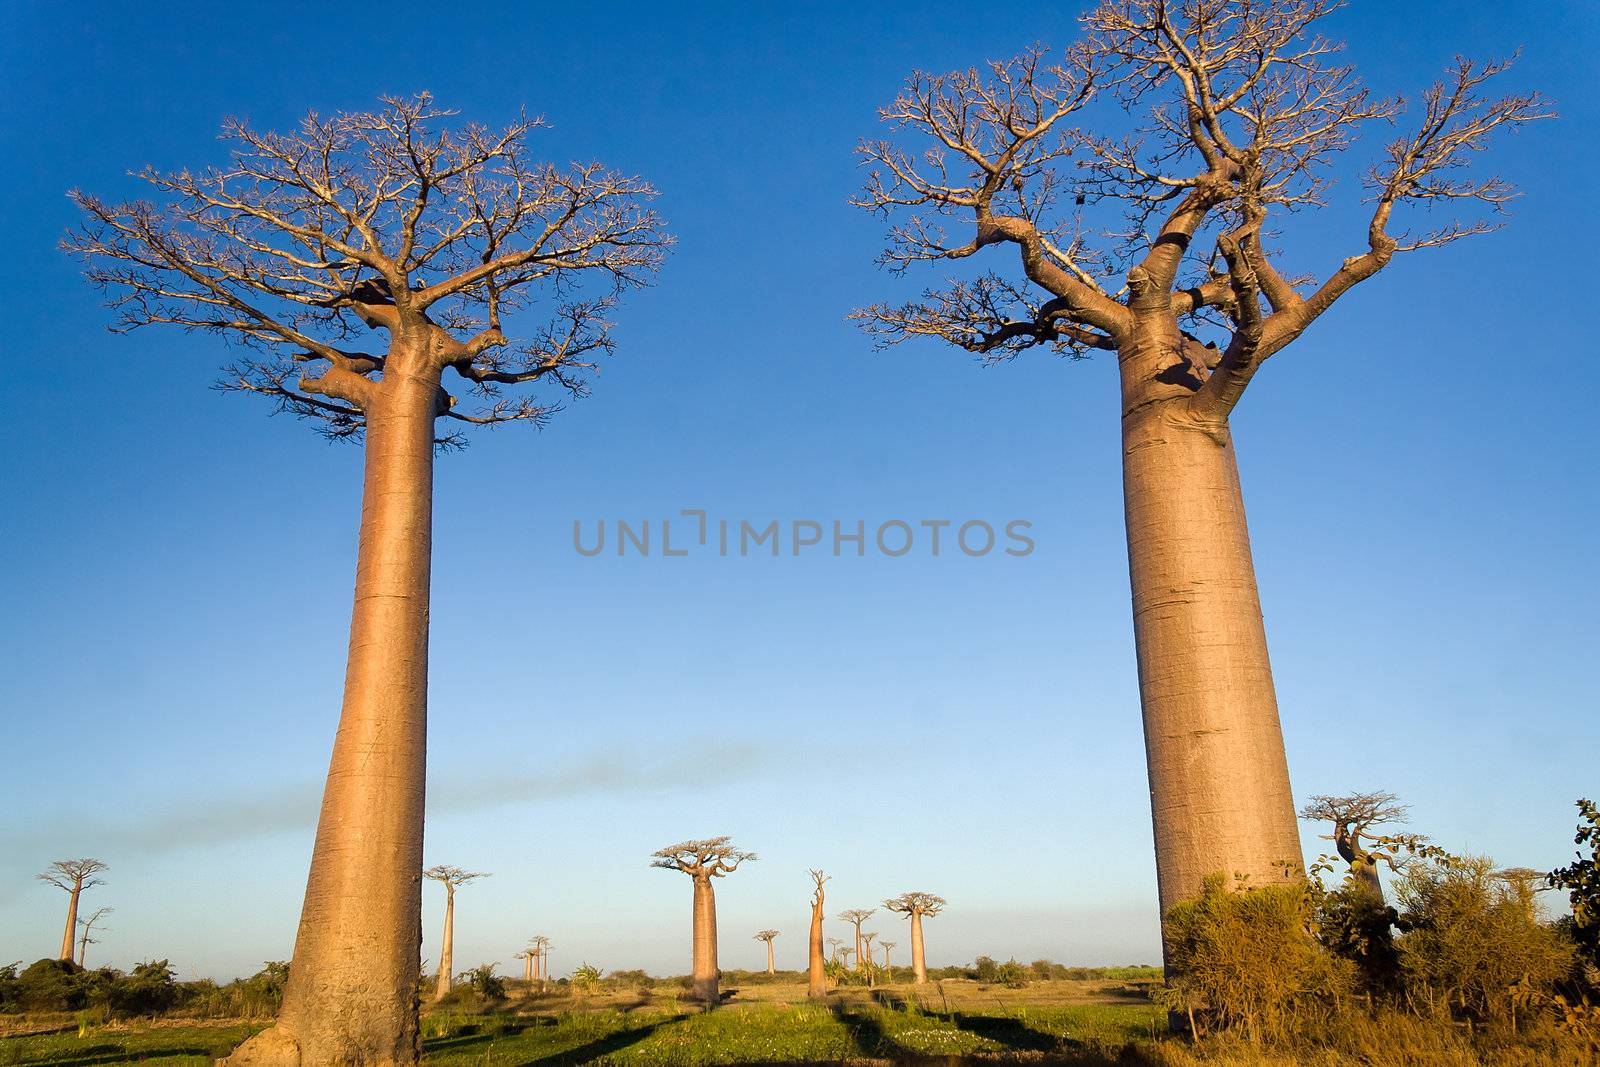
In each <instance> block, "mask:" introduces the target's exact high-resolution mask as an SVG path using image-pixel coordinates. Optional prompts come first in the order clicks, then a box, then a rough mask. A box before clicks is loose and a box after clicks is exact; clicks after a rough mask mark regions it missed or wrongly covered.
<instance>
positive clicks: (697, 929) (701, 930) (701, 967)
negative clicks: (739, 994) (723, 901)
mask: <svg viewBox="0 0 1600 1067" xmlns="http://www.w3.org/2000/svg"><path fill="white" fill-rule="evenodd" d="M717 977H718V972H717V895H716V890H715V889H713V888H712V886H711V876H710V875H708V874H697V875H695V876H694V970H693V975H692V980H693V983H694V996H695V997H696V998H697V999H699V1000H703V1001H705V1002H706V1003H708V1004H714V1003H716V1001H717V999H718V996H717Z"/></svg>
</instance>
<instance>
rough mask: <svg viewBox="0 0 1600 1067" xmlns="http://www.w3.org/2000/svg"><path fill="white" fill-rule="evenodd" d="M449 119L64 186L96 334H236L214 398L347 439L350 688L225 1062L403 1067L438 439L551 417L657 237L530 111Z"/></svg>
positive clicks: (229, 126)
mask: <svg viewBox="0 0 1600 1067" xmlns="http://www.w3.org/2000/svg"><path fill="white" fill-rule="evenodd" d="M453 114H454V113H453V112H450V111H446V110H443V109H441V108H439V107H437V106H435V104H434V102H433V100H432V98H431V97H430V96H429V95H428V94H426V93H423V94H419V95H417V96H413V97H409V98H400V97H385V98H384V99H383V104H382V107H381V108H379V109H378V110H376V111H370V112H340V113H338V114H335V115H331V116H320V115H316V114H312V115H309V116H308V117H307V118H306V119H305V120H304V121H303V122H302V123H301V124H300V125H299V126H298V127H297V128H296V129H294V130H292V131H291V132H289V133H286V134H279V133H273V132H262V131H258V130H255V129H252V128H251V127H250V126H249V125H248V124H247V123H245V122H243V121H240V120H237V119H229V120H228V121H227V122H226V123H225V124H224V126H223V138H222V139H223V141H224V142H225V144H226V146H227V151H228V156H227V158H226V160H225V161H223V162H222V163H221V164H220V165H218V166H215V167H212V168H208V169H204V170H197V171H192V170H179V171H175V172H170V173H168V172H162V171H158V170H156V169H154V168H147V169H145V170H143V171H141V172H139V173H138V174H137V175H136V176H135V178H136V180H137V181H139V182H141V183H142V185H143V186H144V187H146V188H147V189H148V190H149V191H150V192H151V193H152V194H153V196H154V197H155V198H156V200H157V201H158V202H152V201H151V200H145V199H131V200H128V201H126V202H122V203H115V202H110V201H106V200H102V199H100V198H98V197H95V196H91V195H89V194H87V193H82V192H74V193H72V194H71V195H72V199H73V201H74V202H75V203H76V204H77V206H78V207H79V208H80V209H81V211H82V215H83V220H84V221H83V223H82V225H81V226H80V227H79V228H78V229H77V230H76V231H74V232H73V233H71V234H69V235H68V237H67V240H66V246H67V249H68V250H69V251H70V252H72V253H73V254H75V255H77V256H78V257H80V258H81V259H83V260H84V261H85V262H86V264H87V276H88V278H89V280H90V281H91V282H93V283H94V284H95V285H97V286H99V287H100V288H101V289H102V290H104V291H105V292H106V293H107V294H108V297H109V302H110V306H111V307H113V308H114V309H116V310H117V311H118V312H119V313H120V316H119V318H118V320H117V322H116V324H115V326H114V327H113V329H114V330H117V331H119V332H121V331H128V330H134V329H139V328H142V327H145V326H173V327H176V328H179V329H184V330H188V331H199V332H204V333H211V334H215V335H219V336H221V337H224V338H226V339H228V340H229V341H232V342H236V343H237V344H238V345H240V346H241V347H240V352H241V355H240V356H239V357H238V358H237V359H236V360H235V361H234V362H233V363H232V364H230V365H229V366H228V367H226V368H225V370H224V372H223V377H222V379H221V381H220V382H219V383H218V385H219V387H220V388H221V389H223V390H225V391H231V392H240V393H249V394H254V395H257V396H261V397H265V398H266V399H267V400H268V401H270V402H271V403H272V404H273V405H274V407H275V408H276V409H277V410H278V411H282V412H288V413H290V414H293V415H295V416H297V417H299V418H303V419H309V420H313V421H315V422H316V423H317V424H318V425H320V427H321V429H322V432H323V433H325V434H327V435H328V436H329V437H331V438H336V439H345V440H352V439H356V438H364V440H365V454H364V461H365V472H364V475H363V481H362V491H361V525H360V533H359V539H358V544H357V558H356V581H355V595H354V606H353V609H352V612H351V619H350V639H349V651H348V660H347V666H346V671H345V683H344V700H343V704H342V707H341V709H340V713H339V726H338V731H337V733H336V735H335V739H334V745H333V755H332V759H331V760H330V761H329V764H328V771H327V779H326V785H325V788H324V792H323V797H322V809H321V813H320V815H319V817H318V820H317V832H316V843H315V845H314V846H313V850H312V854H311V869H310V874H309V876H308V878H307V880H306V891H305V897H304V904H303V906H302V910H301V913H300V925H299V930H298V932H297V934H296V937H295V948H294V958H293V966H292V967H291V968H290V970H289V980H288V987H287V989H286V990H285V992H284V997H283V1007H282V1009H281V1010H280V1012H279V1013H278V1018H277V1021H276V1022H275V1024H274V1025H273V1026H272V1027H271V1028H269V1029H268V1030H265V1031H263V1032H262V1033H261V1034H258V1035H256V1036H255V1037H253V1038H251V1039H250V1040H249V1041H247V1042H246V1043H245V1044H244V1045H242V1046H240V1047H239V1048H238V1049H237V1050H235V1052H234V1053H233V1055H232V1057H230V1060H231V1062H232V1063H234V1064H236V1065H244V1064H251V1065H254V1064H260V1065H280V1064H281V1065H289V1064H302V1063H303V1064H313V1063H315V1064H354V1063H360V1064H365V1065H374V1064H411V1063H415V1062H416V1061H417V1058H418V1056H419V1045H418V1020H417V1004H416V987H417V981H418V971H419V968H420V964H421V959H420V957H421V944H422V884H421V883H422V879H421V872H422V854H423V853H422V837H423V791H424V787H425V784H426V781H425V780H426V776H427V774H426V747H427V746H426V737H427V691H428V601H429V575H430V566H431V559H432V547H433V541H432V528H433V482H434V454H435V450H436V449H438V448H440V447H444V446H448V445H454V444H459V443H461V442H462V440H463V438H462V437H461V436H460V431H463V430H467V429H470V428H473V427H484V426H494V425H499V424H505V423H513V422H520V423H525V424H528V425H533V426H537V425H540V424H542V423H544V422H546V421H547V420H548V419H549V418H550V417H551V416H552V415H553V414H554V413H555V412H556V411H557V410H558V405H556V404H555V403H553V402H550V401H549V400H543V401H540V400H535V399H534V398H533V397H532V396H531V395H529V394H528V393H527V390H528V389H532V388H537V387H552V388H553V389H555V390H557V391H559V392H560V393H563V394H569V395H581V394H582V393H583V392H584V391H585V389H586V382H587V379H588V374H589V372H590V371H591V370H592V368H593V367H594V365H595V363H596V360H597V359H598V358H599V357H600V356H601V355H603V354H604V353H606V352H607V351H609V350H610V348H611V346H612V334H611V326H610V321H609V319H610V314H611V311H612V308H613V307H614V305H615V303H616V300H617V297H618V296H619V295H620V294H621V293H622V291H624V290H625V289H628V288H630V287H632V286H636V285H640V284H643V283H645V282H646V281H647V280H648V279H649V278H650V277H651V275H652V274H653V273H654V271H655V270H656V268H657V266H658V265H659V264H660V262H661V259H662V255H663V253H664V250H665V249H666V247H667V245H668V244H669V243H670V241H669V238H668V237H667V235H666V234H665V232H664V231H663V229H662V225H661V221H660V219H659V218H658V217H657V216H656V215H655V213H654V212H653V211H651V210H650V209H649V207H648V201H649V200H650V199H651V198H652V197H653V196H654V195H655V194H654V191H653V190H652V189H651V188H650V186H649V185H648V184H646V183H645V182H643V181H641V180H640V179H638V178H635V177H630V176H628V175H625V174H620V173H618V172H616V171H613V170H609V169H607V168H606V167H604V166H602V165H600V164H599V163H593V162H587V163H576V164H571V165H568V166H558V165H555V164H550V163H544V162H541V161H539V160H537V159H536V158H534V157H533V156H532V154H531V152H530V150H529V147H528V142H529V137H530V135H531V134H533V133H534V131H536V130H538V129H539V128H540V127H541V126H542V125H543V123H542V122H541V121H540V120H538V119H532V118H527V117H523V118H520V119H518V120H517V121H515V122H513V123H512V124H510V125H509V126H507V127H505V128H503V129H500V130H490V129H487V128H485V127H483V126H481V125H477V124H473V123H459V122H456V121H454V119H453ZM368 331H378V332H379V334H380V335H381V336H380V337H379V338H378V339H376V340H375V341H374V342H366V341H364V340H363V338H364V337H366V336H367V335H368ZM519 337H520V338H522V340H520V341H514V340H513V339H514V338H519ZM447 372H448V373H449V374H450V375H451V376H452V377H453V378H454V379H455V380H457V381H459V383H460V386H461V389H462V391H463V392H464V393H470V394H471V395H472V397H473V398H474V400H473V402H465V401H464V400H463V399H459V398H458V397H456V396H455V395H452V393H450V392H449V391H447V390H446V387H445V375H446V373H447ZM69 933H70V930H69Z"/></svg>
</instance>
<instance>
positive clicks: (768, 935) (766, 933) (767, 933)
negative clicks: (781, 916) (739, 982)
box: [755, 930, 778, 974]
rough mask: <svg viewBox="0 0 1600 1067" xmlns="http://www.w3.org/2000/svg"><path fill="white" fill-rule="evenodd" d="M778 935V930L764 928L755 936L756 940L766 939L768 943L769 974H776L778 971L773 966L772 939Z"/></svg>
mask: <svg viewBox="0 0 1600 1067" xmlns="http://www.w3.org/2000/svg"><path fill="white" fill-rule="evenodd" d="M777 936H778V931H776V930H762V931H761V932H760V933H758V934H756V936H755V940H757V941H765V942H766V943H767V973H768V974H776V973H778V972H777V971H776V970H774V969H773V966H772V940H773V938H775V937H777Z"/></svg>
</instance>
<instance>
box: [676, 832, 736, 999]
mask: <svg viewBox="0 0 1600 1067" xmlns="http://www.w3.org/2000/svg"><path fill="white" fill-rule="evenodd" d="M728 841H729V839H728V838H727V837H726V836H724V837H708V838H705V839H703V840H699V841H682V842H679V843H678V844H676V845H668V846H667V847H666V848H663V849H660V850H659V851H657V852H655V853H653V854H652V855H653V856H654V860H653V861H652V862H651V864H650V866H652V867H660V868H662V869H663V870H668V871H682V872H683V873H684V874H687V875H688V876H689V877H690V878H692V879H694V969H693V972H692V979H691V980H692V981H693V983H694V985H693V989H692V991H691V992H692V994H693V995H694V997H695V998H696V999H698V1000H703V1001H705V1002H706V1003H707V1004H715V1003H716V1002H717V1000H718V999H719V996H718V992H717V979H718V977H719V974H720V972H719V971H718V970H717V896H716V891H715V890H713V889H712V887H711V880H712V879H713V878H721V877H723V876H725V875H729V874H732V873H733V872H734V871H736V870H738V869H739V865H740V864H741V863H747V862H749V861H751V860H754V859H756V854H755V853H754V852H744V851H741V850H740V849H737V848H734V847H733V846H732V845H730V844H729V843H728Z"/></svg>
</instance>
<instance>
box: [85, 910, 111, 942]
mask: <svg viewBox="0 0 1600 1067" xmlns="http://www.w3.org/2000/svg"><path fill="white" fill-rule="evenodd" d="M116 910H117V909H116V908H96V909H95V910H94V914H92V915H90V916H89V917H88V918H87V919H79V920H78V927H79V928H80V929H81V930H82V931H83V934H82V937H83V940H84V941H85V942H86V943H87V944H90V945H98V944H99V943H100V942H99V941H97V940H96V939H95V938H93V937H90V936H89V935H90V934H91V933H93V932H94V931H95V930H97V929H98V930H99V931H100V932H101V933H105V932H106V928H105V927H104V926H101V925H100V923H101V921H102V920H103V919H104V918H105V917H106V916H107V915H110V914H111V913H112V912H114V911H116Z"/></svg>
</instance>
